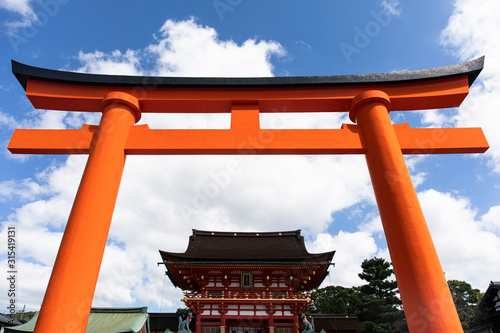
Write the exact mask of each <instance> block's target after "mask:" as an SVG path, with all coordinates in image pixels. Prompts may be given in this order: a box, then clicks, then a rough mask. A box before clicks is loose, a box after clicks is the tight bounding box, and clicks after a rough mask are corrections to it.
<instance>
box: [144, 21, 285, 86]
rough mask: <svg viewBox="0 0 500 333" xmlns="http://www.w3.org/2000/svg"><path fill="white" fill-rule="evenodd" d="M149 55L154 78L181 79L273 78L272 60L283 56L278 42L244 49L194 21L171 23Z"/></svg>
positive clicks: (250, 41)
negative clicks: (153, 63)
mask: <svg viewBox="0 0 500 333" xmlns="http://www.w3.org/2000/svg"><path fill="white" fill-rule="evenodd" d="M147 51H148V52H149V53H150V54H151V55H152V56H153V57H154V58H155V61H156V66H155V69H154V70H153V71H152V73H151V74H155V75H179V76H198V77H199V76H226V77H227V76H246V77H250V76H272V75H273V74H272V69H273V67H272V64H271V62H270V61H269V60H270V58H271V56H278V57H279V56H283V55H284V54H285V51H284V49H283V47H282V46H281V45H280V44H279V43H277V42H275V41H263V40H260V41H257V40H256V39H248V40H246V41H245V42H243V43H242V44H241V45H238V44H236V43H235V42H234V41H232V40H224V41H223V40H220V39H219V38H218V36H217V32H216V31H215V29H213V28H211V27H203V26H201V25H199V24H197V23H196V22H195V21H194V18H191V19H189V20H186V21H179V22H176V21H172V20H167V21H166V22H165V24H164V25H163V26H162V27H161V29H160V36H159V37H158V38H157V43H156V44H154V45H150V46H149V47H148V49H147Z"/></svg>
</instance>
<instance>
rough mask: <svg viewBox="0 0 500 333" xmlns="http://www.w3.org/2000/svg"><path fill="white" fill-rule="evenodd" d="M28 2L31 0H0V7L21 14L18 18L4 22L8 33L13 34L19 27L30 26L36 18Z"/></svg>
mask: <svg viewBox="0 0 500 333" xmlns="http://www.w3.org/2000/svg"><path fill="white" fill-rule="evenodd" d="M30 2H31V0H0V8H3V9H5V10H8V11H10V12H13V13H16V14H19V15H20V16H21V18H20V20H16V21H7V22H4V24H5V25H6V27H7V28H8V30H7V33H8V34H9V35H15V34H16V33H17V31H18V30H19V29H22V28H26V27H29V26H31V25H32V24H33V22H35V21H36V20H37V19H38V17H37V15H36V14H35V12H34V10H33V7H32V6H31V4H30Z"/></svg>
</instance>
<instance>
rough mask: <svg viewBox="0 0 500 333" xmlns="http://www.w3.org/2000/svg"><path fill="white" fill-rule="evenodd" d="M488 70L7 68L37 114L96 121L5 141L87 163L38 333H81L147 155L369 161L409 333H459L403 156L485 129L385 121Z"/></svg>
mask: <svg viewBox="0 0 500 333" xmlns="http://www.w3.org/2000/svg"><path fill="white" fill-rule="evenodd" d="M483 63H484V58H478V59H475V60H472V61H469V62H466V63H463V64H458V65H453V66H447V67H440V68H434V69H426V70H417V71H408V72H396V73H385V74H366V75H341V76H313V77H270V78H179V77H140V76H115V75H94V74H83V73H70V72H62V71H54V70H48V69H43V68H36V67H31V66H27V65H23V64H20V63H18V62H15V61H13V62H12V68H13V73H14V75H15V76H16V77H17V78H18V80H19V82H20V83H21V85H22V86H23V88H24V89H25V90H26V95H27V96H28V98H29V100H30V101H31V103H32V105H33V106H34V107H35V108H38V109H49V110H66V111H83V112H102V118H101V121H100V124H99V126H91V125H90V126H89V125H84V126H83V127H82V129H79V130H33V129H16V130H15V132H14V134H13V136H12V139H11V142H10V143H9V147H8V148H9V150H10V151H11V152H12V153H15V154H89V158H88V161H87V165H86V167H85V171H84V173H83V176H82V181H81V183H80V187H79V189H78V193H77V195H76V198H75V202H74V204H73V208H72V210H71V213H70V216H69V220H68V223H67V226H66V230H65V232H64V236H63V239H62V241H61V246H60V248H59V252H58V254H57V258H56V261H55V264H54V268H53V270H52V275H51V277H50V281H49V285H48V287H47V291H46V293H45V297H44V300H43V303H42V307H41V310H40V315H39V318H38V322H37V325H36V328H35V332H39V333H40V332H85V327H86V323H87V320H88V316H89V312H90V307H91V303H92V298H93V295H94V290H95V285H96V283H97V278H98V275H99V269H100V265H101V260H102V256H103V252H104V248H105V245H106V239H107V235H108V231H109V226H110V223H111V217H112V214H113V209H114V206H115V201H116V196H117V193H118V188H119V185H120V181H121V175H122V172H123V168H124V163H125V157H126V155H148V154H149V155H171V154H181V155H182V154H364V155H365V157H366V162H367V165H368V170H369V173H370V177H371V181H372V184H373V189H374V192H375V197H376V200H377V205H378V208H379V212H380V216H381V219H382V224H383V227H384V232H385V236H386V239H387V244H388V248H389V252H390V255H391V260H392V264H393V267H394V271H395V275H396V280H397V282H398V287H399V291H400V294H401V299H402V302H403V306H404V309H405V313H406V317H407V322H408V326H409V328H410V331H411V332H412V333H414V332H435V333H438V332H439V333H443V332H449V333H456V332H462V327H461V325H460V321H459V318H458V315H457V312H456V310H455V307H454V304H453V300H452V298H451V294H450V292H449V289H448V285H447V283H446V279H445V277H444V273H443V269H442V267H441V264H440V262H439V259H438V256H437V253H436V250H435V248H434V244H433V242H432V239H431V236H430V233H429V230H428V227H427V224H426V222H425V219H424V216H423V213H422V210H421V208H420V204H419V202H418V199H417V195H416V192H415V189H414V187H413V184H412V182H411V179H410V175H409V173H408V170H407V167H406V164H405V162H404V159H403V154H449V153H482V152H485V151H486V150H487V149H488V143H487V141H486V139H485V137H484V135H483V133H482V130H481V129H480V128H448V129H445V128H426V129H412V128H410V127H409V126H408V125H407V124H400V125H393V124H392V123H391V120H390V118H389V111H407V110H424V109H436V108H450V107H457V106H459V105H460V104H461V103H462V101H463V100H464V98H465V97H466V96H467V94H468V92H469V86H470V85H471V84H472V83H473V82H474V80H475V79H476V77H477V76H478V75H479V73H480V71H481V70H482V68H483ZM143 112H153V113H169V112H170V113H179V112H180V113H220V112H223V113H231V127H230V129H227V130H226V129H194V130H151V129H149V127H148V126H147V125H138V126H134V124H135V123H136V122H138V121H139V119H140V118H141V114H142V113H143ZM261 112H262V113H269V112H349V117H350V119H351V120H352V121H353V122H354V123H355V124H350V125H349V124H347V125H346V124H344V125H342V128H341V129H288V130H284V129H280V130H273V129H261V128H260V126H259V113H261ZM259 138H261V140H260V141H259ZM262 138H266V140H262ZM252 141H253V142H258V143H259V145H258V146H255V145H252V146H251V145H249V144H248V142H252Z"/></svg>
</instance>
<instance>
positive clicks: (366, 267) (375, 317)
mask: <svg viewBox="0 0 500 333" xmlns="http://www.w3.org/2000/svg"><path fill="white" fill-rule="evenodd" d="M361 268H362V269H363V272H362V273H360V274H359V277H360V278H361V279H363V280H365V281H366V282H368V283H367V284H365V285H363V286H361V287H360V288H359V289H360V302H361V304H360V307H359V309H358V311H357V312H356V315H357V316H358V319H359V320H360V321H361V322H363V324H364V325H365V328H364V329H363V330H361V331H360V332H361V333H396V332H402V330H401V328H396V327H394V326H393V324H394V323H395V322H396V321H397V320H398V319H402V318H403V317H404V315H403V312H402V310H401V300H400V299H399V298H398V297H397V295H398V294H399V291H398V289H397V288H398V285H397V283H396V281H392V280H388V278H389V277H390V276H392V275H393V274H394V271H393V270H392V268H391V264H390V263H389V262H387V261H385V260H384V259H382V258H372V259H367V260H364V261H363V263H362V264H361Z"/></svg>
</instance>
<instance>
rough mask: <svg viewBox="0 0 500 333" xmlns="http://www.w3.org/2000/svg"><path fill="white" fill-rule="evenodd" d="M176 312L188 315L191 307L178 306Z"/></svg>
mask: <svg viewBox="0 0 500 333" xmlns="http://www.w3.org/2000/svg"><path fill="white" fill-rule="evenodd" d="M175 313H177V314H180V315H183V317H184V315H187V314H188V313H189V309H188V308H178V309H177V311H175Z"/></svg>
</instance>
